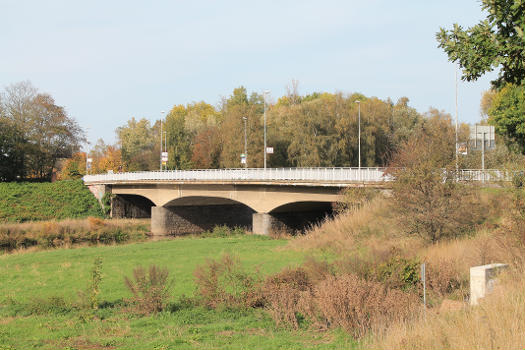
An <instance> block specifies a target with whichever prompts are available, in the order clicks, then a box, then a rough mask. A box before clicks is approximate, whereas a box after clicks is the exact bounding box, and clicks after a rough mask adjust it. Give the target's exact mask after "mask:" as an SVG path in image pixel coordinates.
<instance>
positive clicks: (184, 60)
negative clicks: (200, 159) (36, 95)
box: [0, 0, 497, 147]
mask: <svg viewBox="0 0 525 350" xmlns="http://www.w3.org/2000/svg"><path fill="white" fill-rule="evenodd" d="M485 17H486V14H485V13H483V12H482V11H481V6H480V2H479V0H478V1H476V0H459V1H458V0H425V1H420V0H411V1H408V0H407V1H391V0H367V1H362V0H361V1H354V0H346V1H343V0H341V1H335V0H323V1H319V0H318V1H309V0H303V1H288V0H282V1H270V0H269V1H247V0H244V1H228V0H225V1H201V0H193V1H154V0H152V1H133V0H112V1H107V0H106V1H98V0H91V1H71V0H63V1H59V0H46V1H37V0H34V1H27V0H0V43H1V47H2V49H1V50H0V88H1V89H3V88H5V87H6V86H8V85H10V84H12V83H16V82H20V81H26V80H29V81H31V83H32V84H33V85H34V86H35V87H36V88H38V90H39V91H41V92H46V93H49V94H51V95H52V96H53V97H54V99H55V102H56V104H58V105H60V106H64V107H65V108H66V110H67V112H68V113H69V115H70V116H71V117H73V118H75V119H76V120H77V121H78V123H79V124H80V126H81V127H82V128H83V129H84V130H85V131H86V133H87V137H88V140H89V142H90V143H91V145H93V144H94V143H95V142H96V140H97V139H99V138H103V139H104V141H105V142H106V143H114V142H116V136H115V129H116V128H117V127H118V126H122V125H124V124H125V123H126V122H127V120H129V119H130V118H131V117H135V118H147V119H149V120H151V121H152V122H153V121H155V120H157V119H159V118H161V111H169V110H170V109H171V108H172V107H173V106H174V105H178V104H187V103H191V102H194V101H202V100H204V101H206V102H208V103H210V104H212V105H218V104H219V103H220V101H221V98H223V97H228V96H229V95H231V93H232V91H233V89H234V88H236V87H239V86H241V85H242V86H244V87H246V88H247V90H248V93H251V92H258V93H262V92H263V91H265V90H270V91H271V97H272V98H273V100H276V99H277V98H278V97H280V96H282V95H284V94H285V93H286V86H287V85H290V82H291V81H292V79H295V80H297V81H298V82H299V93H300V94H301V95H305V94H308V93H312V92H315V91H323V92H342V93H348V94H350V93H354V92H360V93H363V94H365V95H366V96H376V97H379V98H381V99H387V98H391V99H392V100H393V101H394V102H395V101H397V99H398V98H400V97H403V96H406V97H408V98H409V100H410V102H409V104H410V105H411V106H413V107H415V108H416V109H417V110H418V111H419V112H422V113H423V112H426V111H428V109H429V108H430V107H434V108H437V109H439V110H444V111H445V112H448V113H451V114H452V115H453V116H454V114H455V69H456V67H455V64H453V63H451V62H449V61H448V59H447V56H446V54H445V53H444V52H443V50H442V49H440V48H438V47H437V41H436V39H435V33H436V32H437V31H438V30H439V28H440V27H445V28H447V29H450V28H452V25H453V23H458V24H460V25H462V26H464V27H468V26H472V25H474V24H476V23H478V22H479V21H480V20H482V19H485ZM496 76H497V73H496V72H492V73H489V74H487V75H485V76H484V77H482V78H481V79H479V80H478V81H476V82H462V81H459V85H458V104H459V108H458V116H459V120H460V122H466V123H476V122H478V121H479V120H480V112H479V103H480V99H481V95H482V93H483V92H484V91H485V90H487V89H489V87H490V81H491V80H493V79H494V78H495V77H496ZM87 147H90V146H87Z"/></svg>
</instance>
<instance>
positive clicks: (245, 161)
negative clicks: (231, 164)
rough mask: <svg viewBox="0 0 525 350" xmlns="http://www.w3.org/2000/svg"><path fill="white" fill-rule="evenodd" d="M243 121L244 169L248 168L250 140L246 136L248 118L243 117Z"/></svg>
mask: <svg viewBox="0 0 525 350" xmlns="http://www.w3.org/2000/svg"><path fill="white" fill-rule="evenodd" d="M242 120H243V121H244V168H245V169H246V168H248V141H247V140H248V139H247V137H246V136H247V135H246V121H247V120H248V118H247V117H242Z"/></svg>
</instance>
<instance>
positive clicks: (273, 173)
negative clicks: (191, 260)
mask: <svg viewBox="0 0 525 350" xmlns="http://www.w3.org/2000/svg"><path fill="white" fill-rule="evenodd" d="M390 180H391V177H390V176H389V175H385V168H361V169H359V168H268V169H261V168H252V169H199V170H165V171H142V172H129V173H115V174H110V173H108V174H98V175H86V176H84V182H85V183H86V184H94V183H118V182H142V181H148V182H149V181H204V182H212V181H235V182H273V181H276V182H278V181H286V182H316V183H319V182H326V183H353V182H385V181H390Z"/></svg>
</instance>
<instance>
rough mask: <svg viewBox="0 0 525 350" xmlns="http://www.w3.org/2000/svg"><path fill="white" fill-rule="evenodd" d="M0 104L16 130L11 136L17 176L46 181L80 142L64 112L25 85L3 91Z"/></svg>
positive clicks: (75, 127) (75, 126) (79, 132)
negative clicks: (16, 152) (12, 137)
mask: <svg viewBox="0 0 525 350" xmlns="http://www.w3.org/2000/svg"><path fill="white" fill-rule="evenodd" d="M2 104H3V108H2V110H3V111H4V112H3V113H4V116H3V118H5V120H6V121H7V122H8V123H10V124H11V128H14V129H12V130H16V132H15V133H11V135H16V141H15V144H16V145H17V146H16V149H17V150H18V152H19V153H21V154H22V155H23V156H22V158H21V159H20V158H17V159H18V161H17V164H15V165H16V166H17V167H18V168H19V169H21V171H20V174H19V175H18V176H22V177H31V178H38V179H50V178H51V174H52V172H53V169H54V167H55V164H56V162H57V160H58V159H59V158H66V157H70V156H71V155H72V154H73V153H75V152H76V151H78V149H79V148H80V143H81V142H83V141H84V135H83V132H82V130H81V129H80V127H79V125H78V124H77V122H76V121H75V120H74V119H72V118H70V117H69V116H68V115H67V113H66V110H65V108H64V107H61V106H58V105H56V104H55V100H54V99H53V98H52V97H51V96H50V95H48V94H42V93H38V91H37V90H36V88H34V87H33V86H32V85H31V83H29V82H21V83H17V84H13V85H11V86H9V87H8V88H6V90H5V93H4V97H3V98H2ZM15 165H11V166H15Z"/></svg>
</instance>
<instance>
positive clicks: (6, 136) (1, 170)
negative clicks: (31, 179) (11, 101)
mask: <svg viewBox="0 0 525 350" xmlns="http://www.w3.org/2000/svg"><path fill="white" fill-rule="evenodd" d="M0 113H1V111H0ZM20 140H21V132H20V130H18V129H17V128H16V126H15V125H13V123H12V122H11V121H9V120H8V119H7V118H6V117H4V116H2V115H0V181H15V180H17V179H20V178H22V177H23V176H24V169H23V157H24V155H23V150H22V147H21V143H20Z"/></svg>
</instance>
